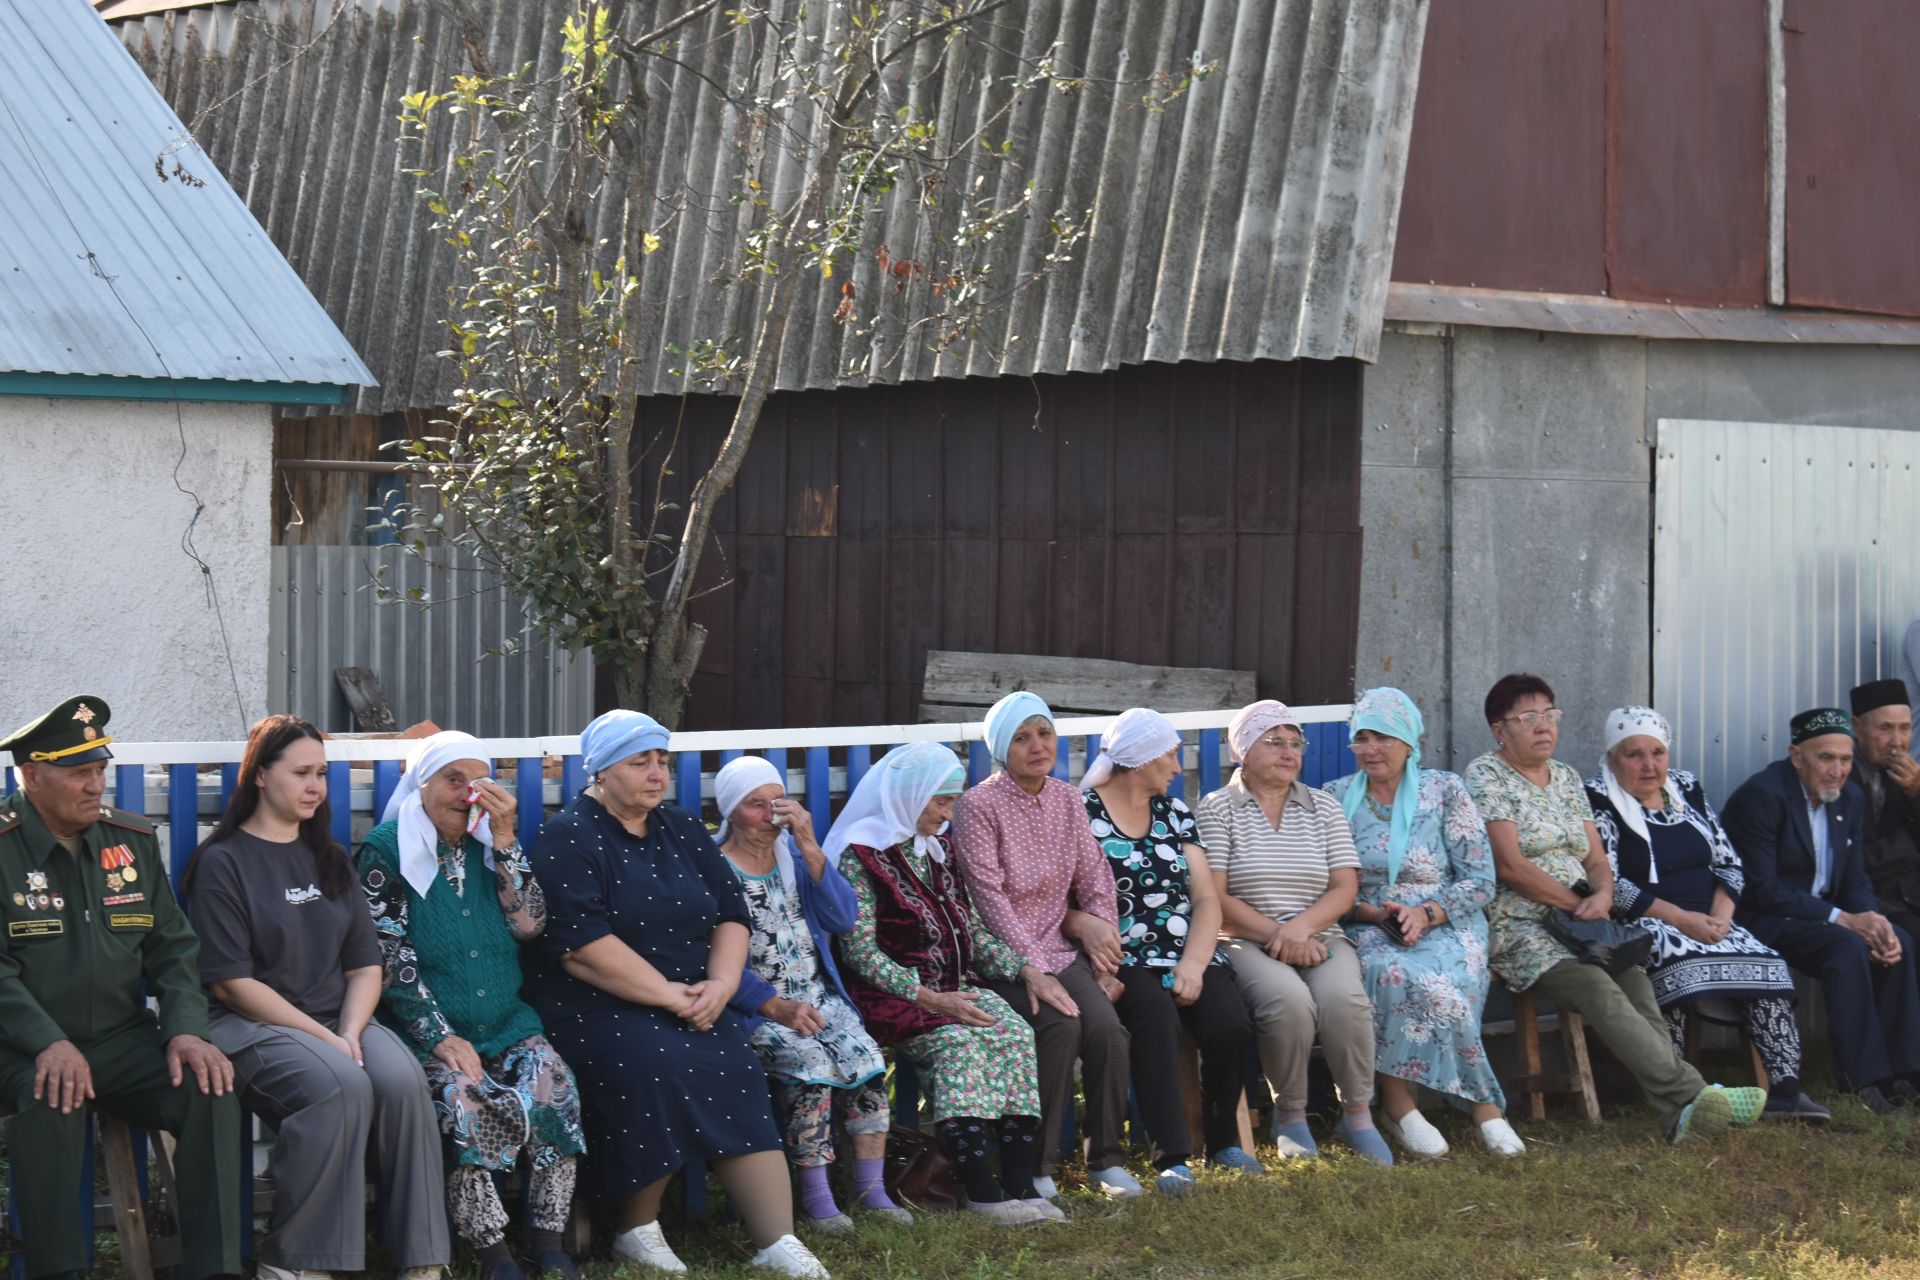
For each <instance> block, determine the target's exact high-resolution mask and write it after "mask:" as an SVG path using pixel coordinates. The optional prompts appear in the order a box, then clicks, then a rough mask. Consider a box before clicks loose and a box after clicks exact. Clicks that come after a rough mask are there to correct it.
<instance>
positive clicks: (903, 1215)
mask: <svg viewBox="0 0 1920 1280" xmlns="http://www.w3.org/2000/svg"><path fill="white" fill-rule="evenodd" d="M854 1208H855V1211H856V1212H858V1213H859V1215H860V1216H861V1217H863V1218H880V1219H882V1220H884V1221H887V1222H897V1223H899V1224H900V1225H901V1226H903V1227H910V1226H912V1225H913V1215H912V1214H911V1213H908V1212H907V1211H906V1210H905V1209H902V1208H901V1207H900V1206H899V1205H897V1204H876V1205H865V1206H862V1205H855V1206H854Z"/></svg>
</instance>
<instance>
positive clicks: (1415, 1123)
mask: <svg viewBox="0 0 1920 1280" xmlns="http://www.w3.org/2000/svg"><path fill="white" fill-rule="evenodd" d="M1380 1127H1381V1128H1382V1129H1385V1130H1386V1131H1387V1132H1388V1133H1389V1134H1391V1135H1392V1136H1393V1139H1394V1141H1396V1142H1398V1143H1399V1144H1400V1145H1401V1147H1402V1148H1403V1149H1405V1151H1406V1153H1407V1154H1408V1155H1410V1156H1424V1157H1426V1158H1427V1159H1429V1160H1438V1159H1439V1158H1440V1157H1441V1156H1444V1155H1445V1154H1447V1140H1446V1139H1445V1138H1444V1137H1442V1136H1441V1135H1440V1131H1439V1130H1438V1129H1436V1128H1434V1127H1433V1126H1432V1125H1431V1124H1429V1123H1428V1122H1427V1118H1426V1117H1425V1116H1423V1115H1421V1114H1420V1112H1419V1110H1418V1109H1417V1108H1416V1109H1415V1110H1412V1111H1409V1112H1407V1114H1405V1115H1403V1116H1401V1117H1400V1118H1399V1119H1398V1120H1395V1119H1393V1118H1392V1117H1390V1116H1388V1115H1387V1113H1386V1112H1384V1111H1383V1112H1381V1113H1380Z"/></svg>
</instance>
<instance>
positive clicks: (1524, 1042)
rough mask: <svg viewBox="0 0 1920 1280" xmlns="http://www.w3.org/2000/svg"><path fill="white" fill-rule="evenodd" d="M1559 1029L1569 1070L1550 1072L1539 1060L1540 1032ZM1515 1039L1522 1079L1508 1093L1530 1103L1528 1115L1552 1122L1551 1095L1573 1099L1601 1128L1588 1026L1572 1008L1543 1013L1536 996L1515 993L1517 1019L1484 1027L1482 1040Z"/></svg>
mask: <svg viewBox="0 0 1920 1280" xmlns="http://www.w3.org/2000/svg"><path fill="white" fill-rule="evenodd" d="M1555 1027H1558V1029H1559V1031H1560V1044H1561V1049H1562V1052H1563V1053H1564V1054H1565V1057H1566V1066H1567V1069H1566V1070H1565V1071H1562V1072H1549V1071H1547V1070H1545V1068H1544V1066H1543V1064H1542V1061H1541V1055H1540V1033H1541V1031H1543V1030H1552V1029H1553V1028H1555ZM1500 1035H1511V1036H1513V1037H1514V1042H1515V1047H1516V1048H1517V1049H1518V1051H1519V1054H1518V1056H1519V1060H1520V1074H1519V1075H1517V1076H1514V1077H1513V1078H1512V1079H1511V1080H1509V1081H1508V1082H1507V1086H1508V1088H1509V1090H1511V1091H1512V1092H1513V1093H1515V1094H1517V1095H1520V1096H1523V1097H1525V1098H1526V1100H1527V1116H1528V1118H1529V1119H1533V1120H1544V1119H1546V1118H1547V1095H1548V1094H1561V1095H1569V1096H1571V1097H1572V1098H1573V1099H1574V1100H1575V1103H1576V1104H1577V1107H1578V1110H1579V1112H1580V1115H1581V1117H1582V1118H1583V1119H1584V1120H1586V1122H1587V1123H1588V1124H1599V1123H1600V1095H1599V1092H1598V1091H1597V1090H1595V1088H1594V1087H1593V1064H1592V1062H1590V1061H1589V1060H1588V1058H1587V1024H1586V1022H1585V1021H1584V1020H1582V1018H1581V1017H1580V1015H1579V1014H1577V1013H1575V1012H1573V1011H1572V1010H1571V1009H1562V1010H1560V1011H1559V1012H1557V1013H1548V1014H1542V1013H1540V1012H1539V1011H1538V1009H1537V1008H1536V1006H1535V1004H1534V995H1533V992H1532V991H1516V992H1514V994H1513V1018H1512V1019H1511V1020H1510V1021H1505V1022H1488V1023H1483V1024H1482V1025H1481V1028H1480V1036H1481V1039H1483V1040H1484V1039H1486V1038H1488V1037H1490V1036H1500Z"/></svg>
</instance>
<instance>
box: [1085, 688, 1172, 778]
mask: <svg viewBox="0 0 1920 1280" xmlns="http://www.w3.org/2000/svg"><path fill="white" fill-rule="evenodd" d="M1179 745H1180V731H1179V730H1178V729H1176V728H1174V727H1173V723H1172V722H1171V721H1169V720H1168V719H1167V718H1166V717H1165V716H1163V715H1161V714H1160V713H1159V712H1158V711H1149V710H1147V708H1145V707H1130V708H1128V709H1127V710H1125V711H1122V712H1121V713H1120V717H1119V719H1117V720H1115V721H1114V722H1113V728H1112V729H1110V730H1108V731H1107V736H1106V737H1104V738H1102V739H1100V754H1099V755H1097V756H1095V757H1094V758H1093V763H1092V764H1090V765H1088V766H1087V772H1086V776H1085V777H1083V778H1081V779H1080V785H1081V786H1082V787H1086V788H1091V787H1098V786H1103V785H1105V783H1106V781H1107V779H1108V778H1111V777H1112V776H1113V766H1115V765H1123V766H1125V767H1126V768H1129V769H1137V768H1139V767H1140V766H1141V765H1143V764H1150V763H1151V762H1153V761H1155V760H1158V759H1159V758H1160V757H1161V756H1163V755H1165V754H1167V752H1169V751H1172V750H1174V749H1175V748H1177V747H1178V746H1179Z"/></svg>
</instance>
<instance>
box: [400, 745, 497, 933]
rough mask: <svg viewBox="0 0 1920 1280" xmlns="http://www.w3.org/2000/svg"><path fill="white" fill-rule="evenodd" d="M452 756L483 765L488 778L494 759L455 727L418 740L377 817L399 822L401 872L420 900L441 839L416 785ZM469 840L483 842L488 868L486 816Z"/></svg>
mask: <svg viewBox="0 0 1920 1280" xmlns="http://www.w3.org/2000/svg"><path fill="white" fill-rule="evenodd" d="M456 760H478V761H479V762H480V763H481V764H483V765H485V766H486V769H487V776H488V777H491V776H493V762H492V761H491V760H489V759H488V758H487V751H486V747H485V746H484V745H483V744H482V743H481V741H480V739H478V738H476V737H474V736H473V735H472V734H470V733H461V732H459V731H458V730H455V729H448V730H446V731H444V732H442V733H436V734H434V735H433V736H432V737H430V738H422V739H421V740H420V745H419V746H417V747H415V748H414V749H413V754H412V755H410V756H408V757H407V771H406V772H405V773H403V774H401V775H400V785H399V786H398V787H395V788H394V791H393V795H392V796H390V797H389V798H388V800H387V808H386V812H384V813H382V814H381V815H380V821H382V822H393V821H395V820H396V819H397V820H398V822H399V828H400V829H399V842H400V876H401V878H402V879H404V880H405V881H406V882H407V883H408V884H410V885H412V886H413V891H414V892H415V893H417V894H419V895H420V896H421V897H423V898H424V897H426V896H427V890H428V889H431V888H432V887H433V879H434V877H435V876H437V875H439V874H440V859H439V857H438V856H437V855H436V854H435V852H434V850H435V846H437V845H438V844H439V842H440V832H439V831H438V830H437V829H436V828H435V827H434V825H433V819H432V818H429V817H428V816H427V810H426V806H424V805H423V804H421V803H420V788H421V787H422V786H423V785H425V783H426V781H427V779H428V778H431V777H432V776H433V775H434V774H436V773H439V772H440V771H441V770H442V769H444V768H446V767H447V766H448V765H450V764H452V763H453V762H454V761H456ZM473 838H474V839H475V840H478V841H479V842H480V843H481V844H482V845H484V846H486V860H487V866H488V868H489V869H491V868H492V866H493V828H492V826H491V825H490V824H489V823H488V821H487V819H486V818H484V817H483V818H481V819H480V825H479V826H477V827H475V828H474V829H473Z"/></svg>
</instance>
